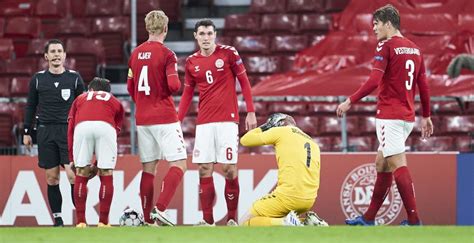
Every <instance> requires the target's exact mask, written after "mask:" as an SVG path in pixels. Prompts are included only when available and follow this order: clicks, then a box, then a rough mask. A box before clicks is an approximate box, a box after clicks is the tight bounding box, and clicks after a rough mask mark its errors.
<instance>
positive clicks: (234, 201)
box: [224, 177, 240, 221]
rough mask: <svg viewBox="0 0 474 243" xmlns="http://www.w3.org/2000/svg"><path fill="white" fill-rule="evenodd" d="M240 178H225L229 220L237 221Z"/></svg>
mask: <svg viewBox="0 0 474 243" xmlns="http://www.w3.org/2000/svg"><path fill="white" fill-rule="evenodd" d="M239 193H240V188H239V178H238V177H235V178H234V179H226V180H225V189H224V194H225V195H224V196H225V201H226V203H227V221H229V220H231V219H232V220H234V221H237V208H238V204H239Z"/></svg>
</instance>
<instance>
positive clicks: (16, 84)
mask: <svg viewBox="0 0 474 243" xmlns="http://www.w3.org/2000/svg"><path fill="white" fill-rule="evenodd" d="M11 82H12V83H11V86H10V95H11V96H12V97H26V96H28V91H29V85H30V78H28V77H23V78H13V79H12V80H11Z"/></svg>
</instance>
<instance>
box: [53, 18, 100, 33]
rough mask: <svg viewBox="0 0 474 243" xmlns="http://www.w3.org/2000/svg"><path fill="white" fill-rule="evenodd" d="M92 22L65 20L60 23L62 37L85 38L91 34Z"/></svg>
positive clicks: (84, 19)
mask: <svg viewBox="0 0 474 243" xmlns="http://www.w3.org/2000/svg"><path fill="white" fill-rule="evenodd" d="M91 25H92V20H91V19H89V18H73V19H70V18H65V19H61V20H59V22H58V33H57V35H58V36H60V37H85V36H88V35H89V34H90V32H91V31H90V29H91Z"/></svg>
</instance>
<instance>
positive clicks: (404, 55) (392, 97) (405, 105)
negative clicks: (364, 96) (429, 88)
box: [373, 36, 425, 121]
mask: <svg viewBox="0 0 474 243" xmlns="http://www.w3.org/2000/svg"><path fill="white" fill-rule="evenodd" d="M373 64H374V65H373V69H375V70H379V71H381V72H384V75H383V78H382V82H381V83H380V84H379V91H378V92H379V93H378V101H377V115H376V117H377V118H380V119H400V120H406V121H415V101H414V98H415V93H416V84H417V82H418V80H419V79H421V78H423V79H422V80H423V82H425V78H424V77H422V76H425V66H424V63H423V56H422V53H421V51H420V48H419V47H418V46H417V45H415V44H414V43H413V42H411V41H410V40H408V39H407V38H404V37H398V36H394V37H392V38H390V39H388V40H385V41H381V42H379V43H378V45H377V47H376V50H375V57H374V60H373Z"/></svg>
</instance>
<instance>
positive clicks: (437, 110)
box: [431, 100, 462, 115]
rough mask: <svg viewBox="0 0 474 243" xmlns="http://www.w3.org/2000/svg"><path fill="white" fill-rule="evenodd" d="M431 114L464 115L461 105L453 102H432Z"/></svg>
mask: <svg viewBox="0 0 474 243" xmlns="http://www.w3.org/2000/svg"><path fill="white" fill-rule="evenodd" d="M431 112H432V113H433V114H440V115H447V114H451V115H453V114H457V115H460V114H461V113H462V110H461V106H460V104H459V103H458V102H457V101H455V100H453V101H441V102H432V108H431Z"/></svg>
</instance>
